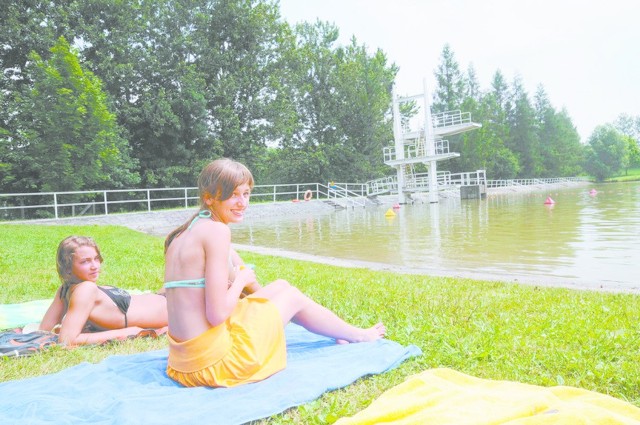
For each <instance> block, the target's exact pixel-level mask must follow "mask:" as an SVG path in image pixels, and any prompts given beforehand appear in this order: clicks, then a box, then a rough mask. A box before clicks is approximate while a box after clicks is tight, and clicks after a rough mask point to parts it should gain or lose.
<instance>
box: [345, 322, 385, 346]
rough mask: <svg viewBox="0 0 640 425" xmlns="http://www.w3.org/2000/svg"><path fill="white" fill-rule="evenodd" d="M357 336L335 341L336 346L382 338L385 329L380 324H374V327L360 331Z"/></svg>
mask: <svg viewBox="0 0 640 425" xmlns="http://www.w3.org/2000/svg"><path fill="white" fill-rule="evenodd" d="M361 331H362V332H360V334H359V335H357V336H356V337H355V338H353V339H351V340H348V339H336V344H349V343H351V342H368V341H375V340H376V339H380V338H384V335H385V333H386V332H387V328H386V327H385V326H384V325H383V324H382V322H380V323H376V324H375V325H374V326H372V327H370V328H368V329H362V330H361Z"/></svg>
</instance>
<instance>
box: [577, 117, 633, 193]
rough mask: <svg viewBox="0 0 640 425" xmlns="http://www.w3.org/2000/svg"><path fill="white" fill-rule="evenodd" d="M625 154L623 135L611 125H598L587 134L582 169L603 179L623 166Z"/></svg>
mask: <svg viewBox="0 0 640 425" xmlns="http://www.w3.org/2000/svg"><path fill="white" fill-rule="evenodd" d="M626 154H627V145H626V143H625V139H624V136H623V135H622V134H621V133H620V132H619V131H618V130H616V129H615V128H614V127H613V126H612V125H602V126H598V127H596V129H595V130H594V131H593V133H592V134H591V136H589V141H588V145H587V146H586V153H585V164H584V169H585V170H586V171H587V173H589V174H590V175H592V176H593V177H595V178H596V180H598V181H603V180H605V179H606V178H608V177H611V176H613V175H615V174H616V173H617V172H618V171H620V169H622V168H623V166H624V162H625V156H626Z"/></svg>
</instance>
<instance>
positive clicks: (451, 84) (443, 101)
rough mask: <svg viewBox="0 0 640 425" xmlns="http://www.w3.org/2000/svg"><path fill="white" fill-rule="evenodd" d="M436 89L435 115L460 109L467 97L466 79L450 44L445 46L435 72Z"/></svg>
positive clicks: (433, 108)
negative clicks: (465, 96)
mask: <svg viewBox="0 0 640 425" xmlns="http://www.w3.org/2000/svg"><path fill="white" fill-rule="evenodd" d="M434 74H435V77H436V87H435V90H434V92H433V104H432V105H431V109H432V110H433V112H434V113H440V112H446V111H453V110H456V109H460V105H461V104H462V100H463V99H464V95H465V78H464V75H463V74H462V72H461V71H460V65H458V62H457V61H456V59H455V55H454V53H453V51H452V50H451V47H450V46H449V45H448V44H445V45H444V47H443V49H442V53H441V55H440V63H439V64H438V67H437V68H436V71H435V72H434Z"/></svg>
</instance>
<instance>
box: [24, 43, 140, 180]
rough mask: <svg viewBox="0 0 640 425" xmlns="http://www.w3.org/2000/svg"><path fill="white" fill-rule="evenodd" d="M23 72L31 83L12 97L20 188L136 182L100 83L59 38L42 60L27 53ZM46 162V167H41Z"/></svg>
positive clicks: (124, 142) (125, 144)
mask: <svg viewBox="0 0 640 425" xmlns="http://www.w3.org/2000/svg"><path fill="white" fill-rule="evenodd" d="M30 58H31V63H29V64H28V66H27V75H29V76H30V80H31V81H33V85H31V86H29V87H25V88H24V90H23V91H22V93H21V94H20V95H19V96H17V102H16V103H17V105H19V106H18V111H17V113H18V115H19V117H20V120H19V121H20V123H21V125H20V126H19V127H17V128H15V129H14V131H15V133H14V134H13V136H14V137H15V142H14V143H15V149H14V154H15V155H16V156H17V157H18V161H19V163H20V164H21V168H20V169H19V170H14V173H15V174H17V180H18V181H19V183H20V187H19V188H17V189H22V190H24V189H25V188H27V189H29V190H41V191H73V190H81V189H93V188H96V187H104V188H114V187H122V186H131V185H133V184H136V183H137V182H138V181H139V179H138V176H137V175H136V174H134V173H132V172H130V171H129V170H131V169H132V168H133V167H134V165H135V162H134V161H132V160H131V158H130V157H129V147H128V144H127V142H126V140H124V139H123V138H122V137H121V136H120V129H119V127H118V125H117V122H116V117H115V115H114V114H112V113H111V112H110V111H109V109H108V105H107V101H106V97H105V94H104V93H103V92H102V89H101V83H100V80H99V79H98V78H96V77H95V76H94V75H93V73H91V72H90V71H86V70H84V69H83V68H82V66H81V65H80V63H79V61H78V58H77V56H76V53H75V52H74V51H72V50H71V48H70V46H69V44H68V43H67V41H66V40H65V39H64V38H63V37H60V39H59V40H58V41H57V43H56V44H55V45H54V47H53V48H52V49H51V57H50V59H48V60H43V59H42V58H41V56H40V55H38V54H37V53H35V52H34V53H32V54H31V56H30ZM43 164H46V165H47V166H43Z"/></svg>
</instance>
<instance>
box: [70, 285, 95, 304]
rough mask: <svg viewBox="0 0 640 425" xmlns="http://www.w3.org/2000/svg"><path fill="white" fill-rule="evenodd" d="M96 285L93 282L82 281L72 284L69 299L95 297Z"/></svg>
mask: <svg viewBox="0 0 640 425" xmlns="http://www.w3.org/2000/svg"><path fill="white" fill-rule="evenodd" d="M97 290H98V286H97V285H96V284H95V283H94V282H90V281H88V280H87V281H84V282H80V283H77V284H75V285H74V287H73V289H72V291H71V299H72V300H73V299H74V298H76V299H77V298H84V299H86V298H89V297H90V298H95V296H96V292H97Z"/></svg>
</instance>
